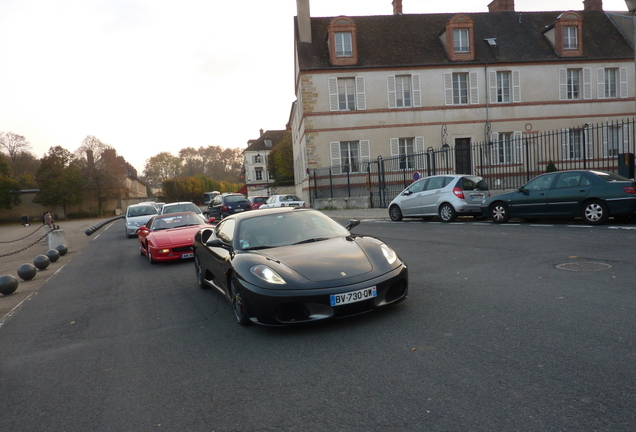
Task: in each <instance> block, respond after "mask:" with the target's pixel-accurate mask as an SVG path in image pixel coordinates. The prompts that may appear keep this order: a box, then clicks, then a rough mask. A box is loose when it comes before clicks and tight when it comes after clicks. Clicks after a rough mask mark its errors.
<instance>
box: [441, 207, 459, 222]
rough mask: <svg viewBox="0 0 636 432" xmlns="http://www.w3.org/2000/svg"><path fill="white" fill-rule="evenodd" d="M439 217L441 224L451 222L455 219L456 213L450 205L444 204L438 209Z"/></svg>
mask: <svg viewBox="0 0 636 432" xmlns="http://www.w3.org/2000/svg"><path fill="white" fill-rule="evenodd" d="M439 217H440V218H442V221H443V222H452V221H454V220H455V218H456V217H457V213H456V212H455V209H454V208H453V206H452V205H450V204H448V203H444V204H442V206H441V207H440V208H439Z"/></svg>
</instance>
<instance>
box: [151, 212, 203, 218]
mask: <svg viewBox="0 0 636 432" xmlns="http://www.w3.org/2000/svg"><path fill="white" fill-rule="evenodd" d="M187 214H190V215H195V216H201V215H200V214H198V213H195V212H191V211H188V212H177V213H166V214H160V215H156V216H155V219H170V218H172V217H175V216H181V215H187Z"/></svg>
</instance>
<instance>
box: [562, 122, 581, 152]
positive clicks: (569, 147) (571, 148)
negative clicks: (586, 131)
mask: <svg viewBox="0 0 636 432" xmlns="http://www.w3.org/2000/svg"><path fill="white" fill-rule="evenodd" d="M564 147H565V148H564V152H565V154H564V155H563V156H564V159H566V160H575V159H582V158H583V131H582V130H581V129H570V132H569V134H568V140H567V142H566V143H565V146H564Z"/></svg>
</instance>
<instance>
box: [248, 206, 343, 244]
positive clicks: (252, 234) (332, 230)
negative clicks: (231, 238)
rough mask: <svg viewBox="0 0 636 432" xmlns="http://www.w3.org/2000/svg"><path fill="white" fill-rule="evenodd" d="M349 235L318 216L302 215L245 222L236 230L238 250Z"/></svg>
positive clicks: (329, 220)
mask: <svg viewBox="0 0 636 432" xmlns="http://www.w3.org/2000/svg"><path fill="white" fill-rule="evenodd" d="M346 235H349V231H348V230H347V229H346V228H345V227H343V226H342V225H340V224H338V223H337V222H335V221H334V220H332V219H331V218H329V217H327V216H325V215H324V214H322V213H321V212H316V211H302V212H288V213H277V214H271V215H270V214H265V215H263V216H259V217H254V218H248V219H244V220H243V221H241V223H240V225H239V226H238V239H239V240H238V243H239V249H240V250H250V249H265V248H272V247H279V246H287V245H293V244H300V243H309V242H314V241H321V240H325V239H330V238H334V237H343V236H346Z"/></svg>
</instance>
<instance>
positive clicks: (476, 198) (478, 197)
mask: <svg viewBox="0 0 636 432" xmlns="http://www.w3.org/2000/svg"><path fill="white" fill-rule="evenodd" d="M484 196H485V195H484V194H476V195H471V196H470V198H471V199H472V200H473V201H475V200H479V201H483V200H484Z"/></svg>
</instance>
